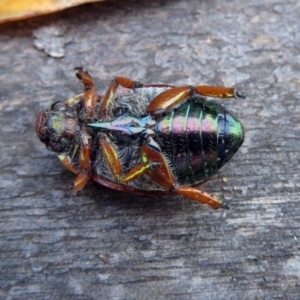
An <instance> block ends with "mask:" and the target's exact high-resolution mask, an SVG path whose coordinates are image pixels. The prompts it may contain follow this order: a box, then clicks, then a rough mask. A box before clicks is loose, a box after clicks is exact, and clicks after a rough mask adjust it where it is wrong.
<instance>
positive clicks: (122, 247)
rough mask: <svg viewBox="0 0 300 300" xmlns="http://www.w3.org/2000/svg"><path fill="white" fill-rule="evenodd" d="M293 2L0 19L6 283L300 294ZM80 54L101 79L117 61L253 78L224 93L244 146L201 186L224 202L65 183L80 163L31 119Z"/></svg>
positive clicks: (298, 66) (1, 269) (38, 291)
mask: <svg viewBox="0 0 300 300" xmlns="http://www.w3.org/2000/svg"><path fill="white" fill-rule="evenodd" d="M299 13H300V3H299V1H293V0H288V1H283V0H277V1H273V0H271V1H265V2H262V1H259V0H254V1H243V2H242V1H221V0H215V1H204V0H203V1H197V0H191V1H182V0H176V1H158V0H154V1H151V2H149V1H126V2H124V1H106V2H104V3H96V4H87V5H83V6H80V7H77V8H72V9H69V10H66V11H63V12H60V13H57V14H52V15H49V16H46V17H40V18H35V19H30V20H27V21H22V22H16V23H11V24H7V25H1V27H0V45H1V46H0V70H1V72H0V83H1V84H0V200H1V201H0V228H1V230H0V298H1V299H299V298H300V284H299V279H300V257H299V239H300V208H299V201H300V184H299V172H300V167H299V165H300V164H299V163H300V155H299V148H300V142H299V132H300V126H299V120H300V105H299V103H300V102H299V101H300V82H299V71H300V37H299V20H298V18H299ZM56 31H58V32H59V36H56V34H55V32H56ZM37 45H39V47H41V45H44V47H46V46H47V47H46V48H47V49H45V50H39V49H37ZM46 52H48V53H50V55H49V54H47V53H46ZM51 55H52V56H51ZM59 55H62V57H61V58H57V56H59ZM78 65H81V66H83V67H84V68H86V69H88V70H89V72H90V73H91V74H92V75H93V76H94V77H96V82H97V87H98V90H99V92H101V91H103V90H104V89H105V87H107V84H108V82H109V80H111V79H112V78H113V77H114V76H116V75H121V76H127V77H130V78H133V79H136V80H139V81H142V82H147V83H151V82H157V81H161V82H165V83H169V84H178V85H179V84H196V83H206V84H224V85H235V86H236V87H238V88H239V89H240V90H242V91H245V92H247V93H248V99H247V100H222V103H223V104H224V105H225V106H226V107H227V108H228V109H230V110H231V111H233V112H234V113H235V114H236V115H237V116H238V117H239V119H241V120H242V121H243V124H244V126H245V129H246V139H245V142H244V145H243V146H242V148H241V149H240V151H239V152H238V153H237V154H236V155H235V156H234V158H233V159H232V160H231V161H230V162H229V163H228V164H227V165H226V166H225V167H224V168H223V169H222V170H221V171H220V172H219V173H218V174H217V175H216V176H215V177H214V178H213V179H212V180H211V181H209V182H207V183H206V184H205V185H204V186H203V188H204V189H205V190H207V191H209V192H211V193H213V194H215V195H217V196H220V197H223V198H224V199H225V200H226V201H227V202H228V203H229V204H230V206H231V209H230V210H229V211H224V210H218V211H213V210H211V209H210V208H209V207H206V206H201V205H198V204H197V203H194V202H192V201H189V200H186V199H183V198H181V197H173V196H167V197H139V196H132V195H128V194H124V193H120V192H116V191H112V190H109V189H107V188H104V187H101V186H99V185H97V184H96V183H93V182H89V183H88V185H87V187H86V188H85V189H84V190H83V191H82V192H80V193H79V194H78V196H76V197H73V198H70V197H69V196H68V193H67V192H68V189H69V185H70V184H71V182H72V180H73V179H74V176H73V175H72V174H70V173H69V172H68V171H66V170H65V169H64V168H63V166H61V165H60V164H59V162H58V160H57V158H56V157H55V155H53V154H51V153H49V152H48V151H47V150H46V149H45V148H44V146H43V145H42V144H41V143H40V142H39V141H38V138H37V137H36V134H35V132H34V124H35V118H36V116H37V114H38V112H39V111H40V110H42V109H45V108H47V107H48V106H49V105H50V104H51V103H52V102H54V101H55V100H62V101H63V100H65V99H68V98H69V97H71V96H72V95H74V94H77V93H80V92H81V91H82V88H81V85H80V84H79V83H78V82H77V80H76V78H75V76H74V74H73V68H74V67H75V66H78ZM223 178H226V179H227V181H226V180H222V179H223Z"/></svg>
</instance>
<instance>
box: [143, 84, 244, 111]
mask: <svg viewBox="0 0 300 300" xmlns="http://www.w3.org/2000/svg"><path fill="white" fill-rule="evenodd" d="M192 95H202V96H208V97H219V98H236V97H239V98H243V99H244V98H246V95H245V94H244V93H241V92H238V91H236V90H235V88H233V87H222V86H206V85H203V86H202V85H197V86H182V87H175V88H172V89H169V90H166V91H164V92H162V93H160V94H159V95H157V96H156V97H155V98H154V99H153V100H152V101H151V103H150V104H149V105H148V107H147V112H148V113H151V114H154V115H160V114H161V113H163V112H164V111H166V110H170V109H172V108H175V107H176V106H178V105H180V104H182V101H184V100H185V99H187V97H189V96H192Z"/></svg>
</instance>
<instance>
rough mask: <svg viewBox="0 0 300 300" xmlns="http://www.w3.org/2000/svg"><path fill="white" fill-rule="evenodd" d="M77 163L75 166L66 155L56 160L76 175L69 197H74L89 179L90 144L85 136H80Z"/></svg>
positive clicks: (59, 156)
mask: <svg viewBox="0 0 300 300" xmlns="http://www.w3.org/2000/svg"><path fill="white" fill-rule="evenodd" d="M81 144H82V145H81V147H80V150H79V151H80V152H79V163H78V166H75V165H74V163H73V162H72V158H71V157H70V156H69V155H67V154H63V153H62V154H59V155H58V158H59V160H60V161H61V163H62V164H63V165H64V166H65V167H66V168H67V169H68V170H70V171H71V172H73V173H74V174H76V175H77V176H76V178H75V180H74V185H73V188H72V190H71V195H76V193H77V192H78V191H80V190H81V189H82V188H83V187H84V186H85V185H86V183H87V182H88V180H89V179H90V177H91V144H90V141H89V137H88V135H87V134H83V135H82V142H81Z"/></svg>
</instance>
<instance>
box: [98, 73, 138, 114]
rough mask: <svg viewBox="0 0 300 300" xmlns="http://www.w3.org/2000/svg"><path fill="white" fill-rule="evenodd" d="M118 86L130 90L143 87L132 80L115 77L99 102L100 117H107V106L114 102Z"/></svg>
mask: <svg viewBox="0 0 300 300" xmlns="http://www.w3.org/2000/svg"><path fill="white" fill-rule="evenodd" d="M119 85H121V86H123V87H124V88H127V89H132V90H134V89H136V88H141V87H143V84H142V83H140V82H138V81H134V80H131V79H129V78H125V77H116V78H115V79H114V80H112V82H111V83H110V85H109V87H108V89H107V91H106V93H105V96H104V97H103V100H102V102H101V107H100V114H101V115H103V116H108V112H109V106H110V105H111V103H112V102H113V100H114V97H115V94H116V91H117V88H118V86H119Z"/></svg>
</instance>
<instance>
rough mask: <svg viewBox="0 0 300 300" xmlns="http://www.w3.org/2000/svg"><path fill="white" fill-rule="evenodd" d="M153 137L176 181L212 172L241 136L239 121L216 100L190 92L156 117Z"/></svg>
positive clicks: (197, 179) (201, 178)
mask: <svg viewBox="0 0 300 300" xmlns="http://www.w3.org/2000/svg"><path fill="white" fill-rule="evenodd" d="M155 131H156V138H157V142H158V144H159V145H160V147H161V149H162V152H163V154H164V156H165V157H166V158H167V159H168V161H169V164H170V166H171V168H172V170H173V173H174V175H175V176H176V179H177V182H178V183H179V184H197V183H201V182H203V181H205V180H206V179H207V178H209V177H210V176H211V175H213V174H215V173H216V172H217V171H218V169H219V168H221V167H222V166H223V165H224V164H225V163H226V162H227V161H228V160H229V159H230V158H231V157H232V156H233V154H234V153H235V152H236V151H237V150H238V148H239V147H240V146H241V145H242V143H243V140H244V130H243V126H242V124H241V123H240V122H239V121H238V119H237V118H235V117H234V116H233V115H232V114H230V113H229V112H228V111H227V110H226V109H225V108H223V107H222V106H221V105H220V104H218V103H216V102H213V101H207V100H205V99H203V98H201V97H199V96H192V97H190V98H189V99H188V101H186V102H185V104H183V105H182V106H181V107H179V108H178V109H175V110H173V111H172V112H170V113H168V114H167V115H166V116H164V117H163V118H161V119H160V120H158V121H157V125H156V130H155Z"/></svg>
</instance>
